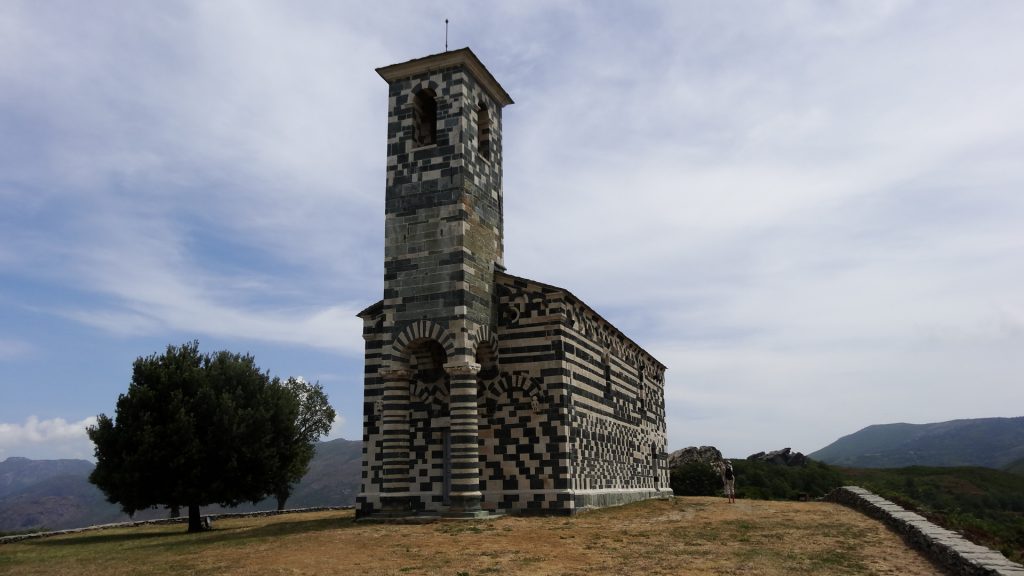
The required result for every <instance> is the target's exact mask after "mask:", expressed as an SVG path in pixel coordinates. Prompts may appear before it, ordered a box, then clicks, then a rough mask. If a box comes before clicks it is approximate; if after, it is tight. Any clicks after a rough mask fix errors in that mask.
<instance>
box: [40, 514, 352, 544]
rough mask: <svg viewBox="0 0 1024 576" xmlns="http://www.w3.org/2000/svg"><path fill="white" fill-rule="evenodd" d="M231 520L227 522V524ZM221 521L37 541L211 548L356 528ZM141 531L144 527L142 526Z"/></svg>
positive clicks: (332, 521) (323, 522)
mask: <svg viewBox="0 0 1024 576" xmlns="http://www.w3.org/2000/svg"><path fill="white" fill-rule="evenodd" d="M227 521H228V520H227V519H225V520H224V522H225V523H226V522H227ZM217 524H218V522H217V521H214V527H213V529H212V530H209V531H205V532H200V533H190V532H188V531H187V530H186V529H185V524H181V525H175V526H176V527H177V526H180V530H175V531H168V530H161V531H146V532H125V531H123V530H118V532H116V533H109V532H108V533H104V532H95V533H92V534H90V533H81V534H74V535H67V536H65V537H56V538H43V539H41V540H38V541H36V542H34V544H36V545H39V546H53V547H62V546H89V545H100V544H125V543H131V542H136V543H143V542H147V541H152V545H153V546H156V547H160V548H187V547H191V546H208V545H211V544H224V543H232V542H245V541H249V540H258V539H264V538H279V537H282V536H291V535H296V534H311V533H316V532H326V531H329V530H344V529H347V528H351V527H353V526H354V525H355V518H353V517H351V516H348V517H342V518H316V519H309V520H301V519H296V520H288V521H284V522H273V523H270V524H265V525H263V526H258V527H255V528H248V527H245V526H238V527H235V526H230V527H225V528H218V527H217ZM140 528H141V527H140Z"/></svg>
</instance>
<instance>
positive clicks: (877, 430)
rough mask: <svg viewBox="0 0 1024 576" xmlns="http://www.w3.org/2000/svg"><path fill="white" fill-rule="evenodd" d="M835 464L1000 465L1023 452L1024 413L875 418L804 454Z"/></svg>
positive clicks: (897, 466) (891, 466)
mask: <svg viewBox="0 0 1024 576" xmlns="http://www.w3.org/2000/svg"><path fill="white" fill-rule="evenodd" d="M808 456H809V457H811V458H813V459H814V460H819V461H821V462H825V463H828V464H835V465H837V466H847V467H852V468H899V467H903V466H915V465H920V466H984V467H986V468H996V469H1003V468H1005V467H1006V466H1008V465H1010V464H1011V463H1012V462H1014V461H1016V460H1020V459H1022V458H1024V417H1017V418H979V419H974V420H951V421H949V422H937V423H933V424H877V425H874V426H868V427H867V428H864V429H863V430H861V431H859V432H855V433H853V434H850V435H849V436H843V437H842V438H840V439H839V440H836V441H835V442H833V443H832V444H829V445H828V446H826V447H824V448H822V449H821V450H818V451H817V452H813V453H811V454H808Z"/></svg>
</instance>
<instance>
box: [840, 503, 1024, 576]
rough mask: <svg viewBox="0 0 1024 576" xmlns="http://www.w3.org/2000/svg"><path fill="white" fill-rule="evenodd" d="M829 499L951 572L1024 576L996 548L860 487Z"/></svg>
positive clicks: (1023, 568)
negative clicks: (867, 518)
mask: <svg viewBox="0 0 1024 576" xmlns="http://www.w3.org/2000/svg"><path fill="white" fill-rule="evenodd" d="M825 499H826V500H829V501H831V502H837V503H839V504H843V505H845V506H849V507H851V508H853V509H855V510H859V511H860V512H863V513H864V514H866V515H868V516H870V517H872V518H876V519H878V520H881V521H882V522H884V523H885V524H886V525H888V526H889V527H890V528H892V529H893V530H895V531H896V532H898V533H900V535H902V536H903V538H904V539H905V540H906V541H907V543H908V544H910V545H911V546H913V547H914V548H916V549H918V550H920V551H921V552H923V553H924V554H925V555H926V556H928V557H929V558H930V559H931V560H932V561H933V562H935V563H936V564H938V565H939V566H941V567H943V568H945V569H946V570H947V571H948V572H949V573H950V574H957V575H964V576H981V575H989V574H992V575H1006V576H1009V575H1014V576H1024V565H1021V564H1017V563H1016V562H1011V561H1010V560H1008V559H1007V558H1006V557H1005V556H1003V555H1002V554H1000V553H999V552H996V551H995V550H990V549H988V548H985V547H984V546H979V545H977V544H974V543H973V542H970V541H968V540H966V539H965V538H964V537H963V536H961V535H959V534H957V533H956V532H953V531H951V530H946V529H945V528H941V527H939V526H936V525H935V524H933V523H931V522H929V521H928V520H927V519H926V518H925V517H924V516H921V515H920V514H915V513H914V512H909V511H907V510H904V509H903V508H901V507H899V506H897V505H896V504H893V503H892V502H890V501H888V500H886V499H885V498H882V497H881V496H877V495H875V494H872V493H871V492H868V491H867V490H865V489H863V488H860V487H858V486H843V487H842V488H837V489H835V490H833V491H832V493H831V494H829V495H828V496H826V497H825Z"/></svg>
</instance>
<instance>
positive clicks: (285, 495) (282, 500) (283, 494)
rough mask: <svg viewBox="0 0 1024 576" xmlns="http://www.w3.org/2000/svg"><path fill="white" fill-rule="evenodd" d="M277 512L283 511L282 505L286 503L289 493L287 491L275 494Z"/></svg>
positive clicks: (279, 491)
mask: <svg viewBox="0 0 1024 576" xmlns="http://www.w3.org/2000/svg"><path fill="white" fill-rule="evenodd" d="M276 496H277V511H278V512H280V511H282V510H284V503H285V502H287V501H288V497H289V496H291V493H290V492H289V491H288V490H278V492H277V494H276Z"/></svg>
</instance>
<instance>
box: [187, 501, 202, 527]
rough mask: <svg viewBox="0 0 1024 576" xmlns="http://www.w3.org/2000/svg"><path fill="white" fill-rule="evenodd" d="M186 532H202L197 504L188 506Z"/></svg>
mask: <svg viewBox="0 0 1024 576" xmlns="http://www.w3.org/2000/svg"><path fill="white" fill-rule="evenodd" d="M188 531H189V532H202V531H203V520H202V518H200V517H199V504H189V505H188Z"/></svg>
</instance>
